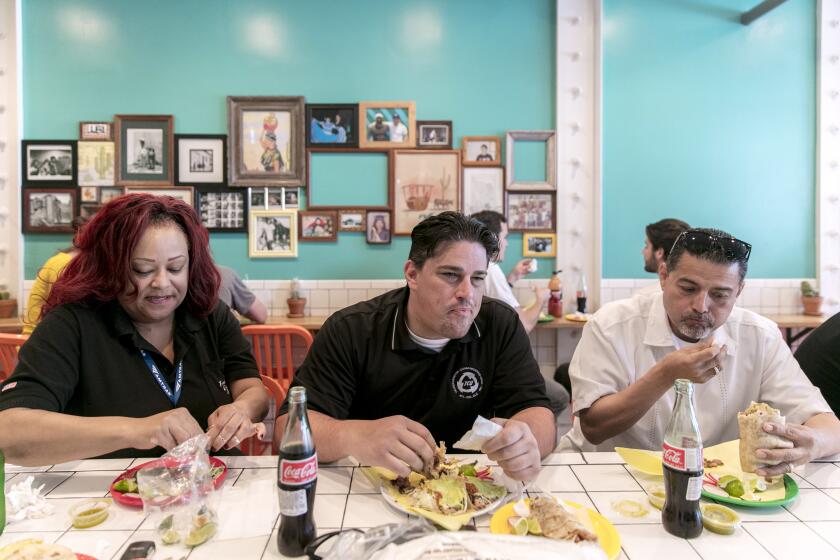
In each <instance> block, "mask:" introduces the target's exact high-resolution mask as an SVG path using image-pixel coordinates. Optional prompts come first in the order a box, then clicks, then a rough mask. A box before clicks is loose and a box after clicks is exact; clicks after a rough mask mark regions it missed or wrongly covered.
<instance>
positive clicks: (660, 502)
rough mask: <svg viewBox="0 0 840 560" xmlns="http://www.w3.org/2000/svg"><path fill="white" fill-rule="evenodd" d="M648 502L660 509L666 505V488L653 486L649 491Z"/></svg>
mask: <svg viewBox="0 0 840 560" xmlns="http://www.w3.org/2000/svg"><path fill="white" fill-rule="evenodd" d="M647 498H648V502H650V505H652V506H653V507H655V508H656V509H658V510H661V509H662V508H663V507H665V489H664V488H653V489H651V490H650V491H649V492H648V497H647Z"/></svg>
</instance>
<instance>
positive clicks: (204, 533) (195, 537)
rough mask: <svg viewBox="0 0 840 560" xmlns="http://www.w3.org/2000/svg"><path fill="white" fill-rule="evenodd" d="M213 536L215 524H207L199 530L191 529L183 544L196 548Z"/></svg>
mask: <svg viewBox="0 0 840 560" xmlns="http://www.w3.org/2000/svg"><path fill="white" fill-rule="evenodd" d="M215 534H216V524H215V523H208V524H206V525H203V526H202V527H201V528H199V529H193V530H192V531H190V534H189V535H187V538H186V539H184V544H185V545H187V546H198V545H200V544H202V543H205V542H207V541H208V540H210V538H211V537H212V536H213V535H215Z"/></svg>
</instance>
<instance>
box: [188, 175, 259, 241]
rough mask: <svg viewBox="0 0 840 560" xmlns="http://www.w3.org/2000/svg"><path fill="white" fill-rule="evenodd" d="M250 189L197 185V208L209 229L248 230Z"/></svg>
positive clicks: (213, 230)
mask: <svg viewBox="0 0 840 560" xmlns="http://www.w3.org/2000/svg"><path fill="white" fill-rule="evenodd" d="M248 194H249V193H248V191H247V190H245V189H230V188H227V187H206V186H204V187H199V186H196V187H195V210H196V212H198V217H199V218H200V219H201V223H202V225H204V227H206V228H207V231H210V232H218V233H228V232H246V231H248V199H249V196H248Z"/></svg>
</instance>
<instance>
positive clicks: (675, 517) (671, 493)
mask: <svg viewBox="0 0 840 560" xmlns="http://www.w3.org/2000/svg"><path fill="white" fill-rule="evenodd" d="M674 391H675V392H676V394H677V400H676V401H675V402H674V410H673V411H672V412H671V420H670V421H669V422H668V429H667V430H666V431H665V441H664V442H663V443H662V470H663V474H664V476H665V507H663V508H662V524H663V525H664V526H665V530H667V531H668V532H669V533H671V534H672V535H676V536H678V537H682V538H685V539H691V538H694V537H696V536H698V535H700V533H701V532H702V531H703V514H702V512H701V511H700V490H701V489H702V488H703V441H702V440H701V439H700V428H699V427H698V425H697V416H696V415H695V414H694V399H693V396H694V384H693V383H692V382H691V381H689V380H687V379H677V380H676V382H674Z"/></svg>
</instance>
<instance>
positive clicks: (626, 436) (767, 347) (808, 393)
mask: <svg viewBox="0 0 840 560" xmlns="http://www.w3.org/2000/svg"><path fill="white" fill-rule="evenodd" d="M713 336H714V340H715V343H716V344H718V345H726V358H725V360H724V363H723V366H722V371H721V372H720V373H719V374H718V375H716V376H715V377H713V378H712V379H710V380H709V381H707V382H706V383H703V384H698V385H695V387H694V402H695V410H696V412H697V420H698V422H699V424H700V433H701V436H702V438H703V444H704V445H706V446H709V445H715V444H718V443H721V442H724V441H730V440H733V439H737V438H738V421H737V414H738V412H740V411H743V410H745V409H746V408H747V407H748V406H749V405H750V403H751V402H752V401H756V402H766V403H767V404H769V405H770V406H772V407H774V408H778V409H779V410H781V412H782V414H783V415H784V416H786V418H787V422H789V423H794V424H802V423H804V422H805V421H807V420H809V419H810V418H811V417H813V416H814V415H816V414H819V413H822V412H831V408H830V407H829V406H828V404H827V403H826V402H825V399H823V397H822V394H821V393H820V390H819V389H817V388H816V387H814V386H813V385H812V384H811V382H810V381H809V380H808V378H807V377H806V376H805V374H804V373H803V372H802V369H801V368H800V367H799V364H798V363H797V361H796V360H795V359H794V357H793V354H791V352H790V349H789V348H788V347H787V345H786V344H785V343H784V341H783V340H782V336H781V333H780V331H779V329H778V327H777V326H776V324H775V323H773V322H772V321H770V320H769V319H766V318H764V317H762V316H761V315H758V314H757V313H753V312H752V311H748V310H746V309H741V308H739V307H735V308H733V309H732V313H730V315H729V317H728V318H727V320H726V322H725V323H724V324H723V325H721V326H720V327H719V328H717V329H716V330H715V331H714V334H713ZM675 350H676V347H675V344H674V335H673V333H672V331H671V327H670V324H669V323H668V316H667V314H666V313H665V307H664V305H663V303H662V292H659V293H654V294H647V295H637V296H635V297H632V298H630V299H625V300H621V301H616V302H612V303H609V304H607V305H605V306H604V307H603V308H601V309H600V310H599V311H598V312H597V313H596V314H595V315H594V317H593V318H592V319H591V320H590V321H589V322H588V323H587V325H586V326H585V328H584V329H583V334H582V335H581V339H580V343H579V344H578V346H577V349H576V350H575V354H574V357H573V358H572V362H571V364H570V366H569V375H570V377H571V379H572V404H573V405H574V412H575V414H577V413H578V412H579V411H581V410H584V409H586V408H589V407H590V406H592V404H593V403H594V402H595V401H597V400H598V399H599V398H601V397H603V396H606V395H611V394H614V393H618V392H619V391H622V390H624V389H626V388H627V387H629V386H630V385H631V384H632V383H635V382H636V381H637V380H638V379H639V378H641V377H642V376H643V375H645V374H646V373H647V372H648V371H649V370H650V369H651V368H652V367H653V366H654V364H656V363H657V362H658V361H659V360H661V359H662V358H664V357H665V356H667V355H668V354H670V353H671V352H673V351H675ZM674 400H675V393H674V390H673V389H669V390H668V391H667V392H666V393H665V394H664V395H662V397H660V398H659V400H658V401H657V402H656V403H655V404H654V405H653V406H652V407H651V408H650V410H648V411H647V412H646V413H645V415H644V416H642V418H641V419H640V420H639V421H638V422H636V424H635V425H634V426H632V427H631V428H630V429H629V430H627V431H626V432H624V433H623V434H619V435H617V436H615V437H613V438H610V439H608V440H606V441H604V442H603V443H601V444H600V445H597V446H596V445H593V444H591V443H589V442H588V441H586V439H585V438H584V436H583V432H582V431H581V429H580V420H579V418H578V417H577V416H575V421H574V426H573V427H572V430H571V432H569V433H568V434H566V435H565V436H564V437H563V439H562V440H561V444H560V446H561V448H564V449H570V448H571V449H579V450H583V451H612V450H613V448H614V447H616V446H619V447H633V448H639V449H661V447H662V439H663V437H664V435H665V428H666V427H667V424H668V420H669V418H670V417H671V410H672V408H673V406H674Z"/></svg>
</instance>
